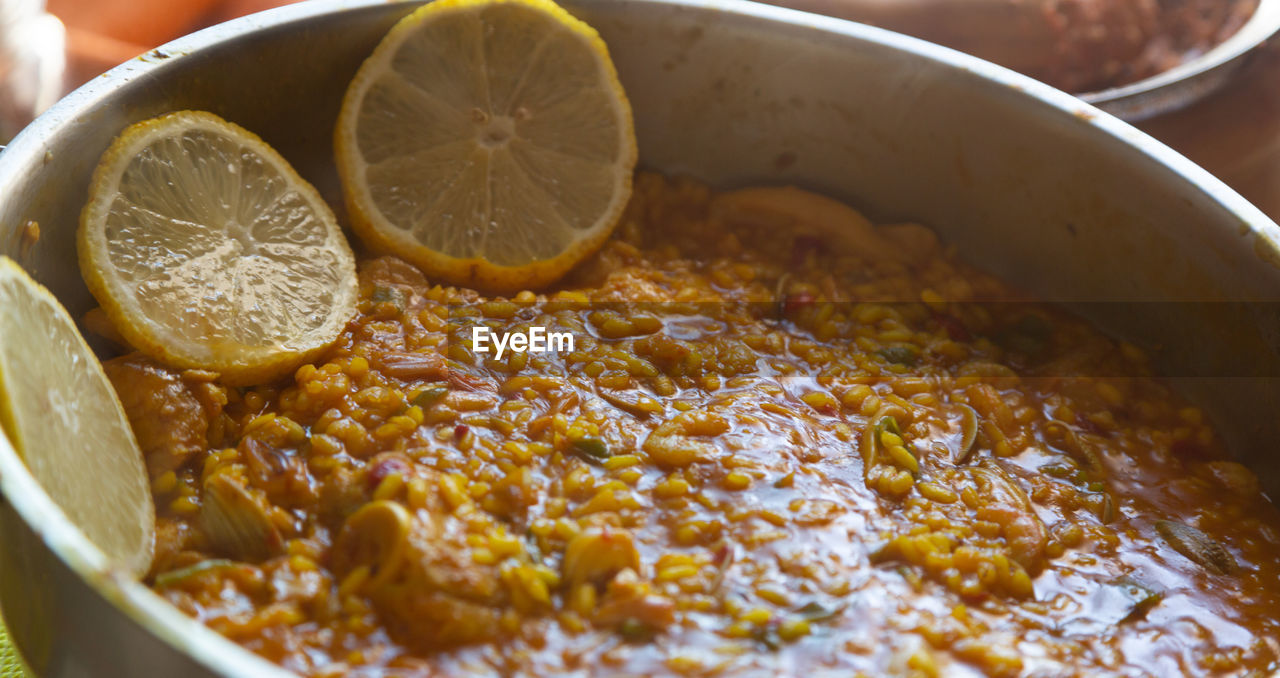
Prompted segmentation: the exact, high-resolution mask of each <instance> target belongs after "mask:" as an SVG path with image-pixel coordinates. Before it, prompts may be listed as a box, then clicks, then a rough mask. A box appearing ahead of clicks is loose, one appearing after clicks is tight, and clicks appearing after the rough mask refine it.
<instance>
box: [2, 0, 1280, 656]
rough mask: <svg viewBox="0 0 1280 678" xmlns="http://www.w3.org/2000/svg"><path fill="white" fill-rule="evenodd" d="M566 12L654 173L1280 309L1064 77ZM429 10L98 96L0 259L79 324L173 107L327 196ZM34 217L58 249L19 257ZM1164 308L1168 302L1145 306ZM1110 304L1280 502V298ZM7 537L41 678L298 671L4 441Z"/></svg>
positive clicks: (132, 72)
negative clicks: (34, 474)
mask: <svg viewBox="0 0 1280 678" xmlns="http://www.w3.org/2000/svg"><path fill="white" fill-rule="evenodd" d="M569 6H570V9H571V10H572V11H573V12H575V13H576V14H578V15H580V16H581V17H583V18H584V19H586V20H587V21H588V22H590V23H591V24H593V25H594V26H596V27H597V28H598V29H599V30H600V32H601V33H602V34H603V35H604V37H605V39H606V40H607V41H608V44H609V46H610V49H611V51H612V53H613V56H614V58H615V60H616V62H617V65H618V69H619V71H620V73H621V77H622V80H623V83H624V84H625V86H626V87H627V91H628V93H629V95H630V98H631V101H632V104H633V106H634V108H635V114H636V125H637V132H638V135H639V139H640V148H641V159H642V163H643V164H644V165H646V166H648V167H652V168H658V169H661V170H664V171H667V172H689V173H693V174H695V175H698V176H700V177H702V178H704V179H707V180H709V181H712V182H713V183H716V184H718V185H721V186H731V185H736V184H744V183H760V182H764V183H795V184H799V185H803V186H806V187H809V188H813V189H817V190H820V191H824V192H827V193H830V194H832V195H835V196H837V197H840V198H842V199H845V200H848V201H850V202H851V203H852V204H854V205H856V206H858V207H859V208H862V209H864V210H866V211H868V212H869V213H870V214H872V215H873V216H875V217H877V218H883V219H918V220H921V221H923V222H924V223H927V224H930V225H932V226H934V227H936V228H937V229H938V230H939V232H940V233H941V234H942V236H943V237H944V238H945V239H946V240H948V241H950V242H953V243H955V244H956V245H957V246H958V247H959V249H960V251H961V253H962V254H963V255H964V256H966V257H968V258H969V259H970V260H971V261H973V262H974V263H976V264H978V265H980V266H983V267H986V268H988V269H989V270H992V271H994V272H996V273H999V274H1001V275H1004V276H1006V277H1007V278H1008V279H1010V280H1013V281H1015V282H1017V283H1019V284H1021V285H1023V286H1024V287H1026V288H1027V289H1030V290H1032V291H1034V292H1036V293H1038V294H1040V295H1041V296H1044V297H1047V298H1050V299H1055V300H1060V301H1080V300H1112V301H1117V300H1119V301H1125V302H1133V301H1139V302H1185V301H1189V300H1199V301H1231V300H1237V301H1240V300H1244V301H1249V302H1259V301H1268V300H1270V301H1275V300H1277V299H1280V268H1278V266H1280V251H1278V250H1277V243H1280V228H1277V226H1276V225H1275V224H1274V223H1272V222H1271V221H1269V220H1268V219H1267V218H1266V217H1264V216H1263V215H1262V213H1260V212H1259V211H1258V210H1257V209H1255V208H1254V207H1252V206H1250V205H1249V204H1248V203H1246V202H1245V201H1244V200H1243V199H1241V198H1240V197H1239V196H1238V195H1236V194H1235V193H1234V192H1232V191H1231V190H1230V189H1228V188H1227V187H1226V186H1224V185H1223V184H1222V183H1221V182H1219V181H1217V180H1216V179H1214V178H1212V177H1210V176H1209V175H1208V174H1207V173H1205V172H1204V171H1203V170H1201V169H1199V168H1197V167H1195V166H1194V165H1192V164H1191V163H1190V162H1188V161H1187V160H1185V159H1183V158H1182V157H1181V156H1178V155H1177V154H1175V153H1174V152H1172V151H1170V150H1169V149H1167V148H1165V147H1164V146H1161V145H1160V144H1158V143H1157V142H1155V141H1153V140H1151V139H1150V138H1148V137H1146V136H1144V135H1143V134H1141V133H1139V132H1137V131H1136V130H1134V129H1133V128H1131V127H1128V126H1127V125H1125V124H1123V123H1121V122H1119V121H1118V120H1116V119H1114V118H1111V117H1109V116H1106V115H1104V114H1101V113H1100V112H1098V111H1097V110H1095V109H1093V108H1091V107H1089V106H1088V105H1087V104H1085V103H1083V102H1081V101H1079V100H1077V99H1075V98H1072V97H1070V96H1068V95H1066V94H1063V93H1061V92H1058V91H1055V90H1053V89H1050V88H1049V87H1047V86H1044V85H1040V84H1038V83H1035V82H1033V81H1031V80H1028V79H1025V78H1023V77H1020V76H1018V75H1015V74H1013V73H1012V72H1009V71H1006V70H1004V69H1001V68H998V67H995V66H992V65H990V64H987V63H985V62H981V61H978V60H976V59H973V58H969V57H966V56H963V55H961V54H959V53H956V52H953V51H950V50H947V49H943V48H939V47H935V46H931V45H928V44H926V43H922V42H918V41H915V40H912V39H909V38H905V37H902V36H899V35H896V34H892V33H887V32H883V31H879V30H876V29H871V28H867V27H864V26H860V25H856V24H851V23H847V22H843V21H839V20H835V19H829V18H823V17H819V16H813V15H807V14H802V13H798V12H793V11H789V10H783V9H778V8H774V7H769V6H764V5H757V4H754V3H747V2H738V1H737V0H612V1H606V0H582V1H578V2H572V3H570V5H569ZM413 7H414V5H413V4H400V3H392V4H388V3H386V2H384V1H383V0H332V1H330V0H316V1H314V2H307V3H302V4H298V5H293V6H289V7H286V8H282V9H279V10H275V11H272V12H268V13H266V14H261V15H256V16H253V17H249V18H246V19H241V20H238V21H235V22H232V23H228V24H224V25H221V26H217V27H214V28H211V29H208V30H205V31H202V32H200V33H197V34H194V35H192V36H189V37H187V38H183V39H182V40H179V41H177V42H175V43H172V44H170V45H167V46H165V47H163V48H161V49H159V50H155V51H153V52H151V53H149V54H147V55H146V56H144V57H142V58H140V59H137V60H135V61H132V62H130V63H127V64H125V65H122V66H120V67H119V68H117V69H115V70H113V71H111V72H110V73H108V74H106V75H104V76H102V77H100V78H98V79H96V80H94V81H92V82H90V83H89V84H88V85H86V86H84V87H83V88H81V89H80V90H78V91H77V92H75V93H73V94H72V95H71V96H69V97H67V98H66V99H65V100H64V101H62V102H61V103H60V104H58V105H57V106H56V107H54V108H53V109H52V110H50V111H49V112H48V113H46V114H45V115H44V116H42V117H41V118H40V119H39V120H37V121H36V122H35V123H34V124H33V125H31V126H30V127H29V128H28V129H27V130H26V131H25V132H23V133H22V134H21V135H20V136H19V137H18V138H17V139H15V140H14V141H13V143H12V144H11V145H10V147H9V148H8V149H7V150H5V151H4V152H3V153H0V252H3V253H6V254H9V255H10V256H13V257H15V258H17V259H18V260H19V261H20V263H22V264H23V265H24V266H25V267H27V269H28V270H30V271H31V272H32V273H34V275H35V276H36V277H37V278H38V279H39V280H41V281H42V282H44V283H45V284H46V285H48V286H49V287H50V288H51V289H53V290H54V292H55V293H57V294H58V295H59V297H60V298H61V299H62V301H63V302H64V303H65V304H66V305H67V306H68V307H69V308H70V309H71V311H72V312H73V313H76V314H79V313H82V312H84V311H85V310H87V309H88V308H89V307H90V305H91V304H92V301H91V299H90V296H89V294H88V292H87V291H86V290H85V287H84V285H83V283H82V282H81V278H80V275H79V272H78V270H77V266H76V257H75V251H74V250H75V248H74V232H75V229H76V223H77V217H78V214H79V211H80V208H81V205H82V204H83V203H84V200H85V195H86V190H87V185H88V181H89V176H90V172H91V170H92V168H93V167H94V165H95V163H96V162H97V159H98V156H99V155H100V154H101V153H102V151H103V150H104V149H105V148H106V147H107V145H108V143H109V142H110V141H111V139H112V137H113V136H114V135H115V134H117V133H118V132H119V131H120V130H121V129H122V128H123V127H125V126H126V125H127V124H129V123H132V122H134V121H137V120H141V119H143V118H147V117H150V116H154V115H156V114H159V113H163V112H166V111H171V110H174V109H182V108H201V109H208V110H211V111H214V112H216V113H218V114H219V115H222V116H224V117H226V118H228V119H230V120H233V121H235V122H237V123H239V124H241V125H243V126H245V127H247V128H248V129H250V130H253V131H255V132H257V133H259V134H260V135H262V137H263V138H265V139H266V140H267V141H268V142H270V143H271V144H273V145H274V146H275V147H276V148H278V149H279V150H280V151H281V152H282V153H283V154H284V155H285V156H286V157H287V158H289V159H290V160H291V161H292V162H293V163H294V164H295V165H296V166H297V167H298V169H299V170H300V171H301V173H302V174H303V175H305V176H306V177H307V178H308V179H310V180H311V181H313V182H314V183H315V184H317V185H318V186H319V187H320V188H321V190H322V191H323V192H325V193H326V194H327V195H328V196H330V197H332V198H334V199H335V200H336V196H337V195H338V193H337V191H336V190H335V189H336V178H335V174H334V171H333V168H332V167H331V160H330V157H331V148H330V138H331V130H332V127H333V123H334V117H335V114H336V111H337V108H338V102H339V100H340V97H341V96H342V93H343V90H344V88H345V86H346V83H347V81H348V79H349V78H350V77H351V75H352V74H353V73H354V72H355V69H356V67H357V66H358V65H359V63H360V61H361V60H362V59H363V58H364V57H365V56H366V55H367V54H368V53H369V52H370V50H371V49H372V48H373V46H374V44H375V43H376V42H377V41H378V39H379V38H380V37H381V36H382V35H383V33H384V32H385V31H386V30H387V29H388V28H389V27H390V26H391V25H392V23H394V22H395V21H396V19H397V18H399V17H400V16H402V15H404V14H405V13H407V12H409V11H411V10H412V9H413ZM338 211H339V212H341V209H339V210H338ZM29 221H36V222H38V223H39V225H40V232H41V234H42V235H41V238H40V240H39V242H38V243H36V244H35V245H34V247H31V248H30V249H29V250H27V249H24V247H23V244H22V232H23V230H24V226H25V225H26V224H27V223H28V222H29ZM1148 306H1151V307H1160V308H1164V309H1166V310H1169V309H1172V311H1170V312H1169V313H1165V314H1164V315H1163V316H1161V315H1160V314H1155V315H1151V314H1144V313H1142V312H1141V311H1140V309H1143V308H1147V307H1148ZM1089 308H1094V309H1095V310H1096V309H1097V308H1098V307H1089ZM1104 308H1116V309H1121V311H1123V312H1112V313H1109V314H1108V313H1107V312H1105V310H1104V311H1099V312H1096V313H1095V314H1096V315H1098V316H1099V317H1100V319H1101V320H1102V321H1103V322H1104V323H1106V325H1107V327H1108V328H1110V329H1112V330H1113V331H1116V332H1117V333H1120V334H1123V335H1125V336H1129V337H1132V338H1134V339H1135V340H1138V341H1140V342H1143V343H1146V344H1148V345H1153V344H1159V345H1160V347H1161V349H1162V351H1161V353H1160V355H1161V356H1162V360H1163V363H1162V364H1163V365H1165V366H1166V367H1170V368H1172V369H1173V370H1174V371H1175V372H1176V373H1179V374H1184V375H1185V374H1194V375H1196V377H1197V378H1194V379H1192V378H1186V379H1181V380H1179V386H1180V387H1182V388H1183V390H1184V391H1185V392H1186V393H1187V394H1188V395H1190V396H1191V397H1193V398H1195V399H1197V400H1198V401H1200V402H1201V403H1202V404H1204V405H1205V406H1206V407H1208V408H1209V410H1210V412H1211V414H1212V415H1213V416H1214V418H1215V419H1216V420H1217V422H1218V423H1219V425H1220V427H1221V430H1222V432H1223V434H1224V436H1225V437H1226V438H1227V441H1228V443H1229V445H1230V446H1231V447H1232V448H1233V449H1235V450H1236V451H1237V453H1238V454H1239V455H1240V456H1241V457H1242V458H1243V459H1244V460H1245V461H1246V462H1248V463H1251V464H1253V466H1254V468H1255V469H1256V470H1257V471H1258V472H1259V473H1260V474H1261V475H1262V477H1263V479H1264V483H1265V485H1266V486H1267V487H1268V488H1270V490H1271V491H1272V492H1273V493H1274V492H1275V491H1276V490H1277V489H1280V469H1278V468H1277V464H1276V461H1275V456H1274V454H1273V453H1272V449H1273V446H1274V441H1276V440H1280V417H1276V416H1275V412H1276V411H1278V410H1277V407H1276V406H1277V404H1278V403H1280V397H1278V396H1280V383H1278V382H1277V380H1276V379H1274V378H1258V377H1256V376H1251V375H1271V376H1275V375H1280V359H1278V358H1277V355H1276V350H1275V347H1276V346H1280V322H1277V321H1276V318H1275V317H1274V314H1270V313H1269V312H1268V310H1269V309H1270V308H1271V307H1270V306H1269V305H1267V304H1262V303H1245V304H1208V305H1205V304H1185V305H1183V304H1181V303H1175V304H1172V305H1169V304H1163V305H1161V304H1146V305H1144V304H1133V303H1126V304H1119V305H1115V306H1109V307H1104ZM1135 309H1139V310H1138V311H1135ZM1193 368H1194V369H1193ZM0 543H2V544H4V548H3V550H0V603H2V604H3V612H4V615H5V618H6V620H7V621H8V623H9V625H10V628H11V630H12V632H13V635H14V637H15V639H16V641H17V643H18V644H19V646H20V648H21V649H22V651H23V653H24V654H25V655H26V657H27V659H28V660H30V663H31V664H32V666H33V667H34V668H35V670H36V671H37V672H39V673H40V675H42V676H45V677H46V678H62V677H75V678H81V677H84V676H193V677H198V676H215V675H217V676H232V675H236V676H249V675H253V676H272V675H282V672H281V671H280V670H278V669H275V668H274V667H271V666H269V665H268V664H266V663H265V662H263V661H261V660H258V659H257V658H256V657H253V656H252V655H250V654H249V653H247V652H245V651H243V650H241V649H239V648H238V647H237V646H235V645H233V644H232V643H230V642H228V641H226V640H223V639H222V638H221V637H219V636H217V635H216V634H214V633H212V632H211V631H208V630H206V629H205V628H204V627H203V626H201V625H199V624H197V623H196V622H194V621H192V620H190V619H187V618H186V617H184V616H182V615H181V614H180V613H178V612H177V611H176V610H174V609H172V608H170V607H169V606H168V605H167V604H165V603H164V602H162V601H161V600H160V599H159V598H158V597H157V596H155V595H153V594H152V593H150V592H149V591H148V590H147V589H145V588H144V587H142V586H141V585H139V584H137V583H135V582H132V581H129V580H127V579H124V578H122V577H120V576H119V575H117V574H116V573H115V572H113V571H112V570H111V569H110V567H108V566H107V565H106V564H105V563H104V562H103V559H102V556H101V554H100V553H98V552H97V551H96V550H95V549H94V548H93V547H92V546H90V545H89V544H88V543H87V542H85V540H84V539H83V538H82V537H80V536H79V534H78V533H77V532H76V531H75V530H73V529H71V528H70V527H69V525H68V524H67V523H66V521H65V520H64V518H63V517H62V516H61V514H60V513H59V512H58V511H57V509H56V508H55V507H54V506H53V505H52V504H51V503H50V501H49V500H48V498H47V497H46V496H45V495H44V493H43V492H42V491H41V490H40V489H39V487H37V486H36V485H35V483H34V482H33V480H32V479H31V477H30V476H29V475H28V474H27V473H26V471H25V468H24V467H23V466H22V464H21V462H20V461H19V460H18V458H17V456H16V455H15V453H14V452H13V450H12V448H11V447H10V446H9V444H8V443H7V442H6V441H4V440H3V439H2V438H0Z"/></svg>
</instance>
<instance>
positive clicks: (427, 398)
mask: <svg viewBox="0 0 1280 678" xmlns="http://www.w3.org/2000/svg"><path fill="white" fill-rule="evenodd" d="M448 393H449V388H448V387H447V386H432V387H430V388H427V389H424V390H423V391H422V392H421V393H419V394H418V395H416V396H414V397H413V404H414V405H417V406H418V407H421V408H422V409H424V410H425V409H427V408H428V407H431V406H432V405H433V404H435V402H436V401H437V400H440V399H441V398H443V397H445V396H446V395H448Z"/></svg>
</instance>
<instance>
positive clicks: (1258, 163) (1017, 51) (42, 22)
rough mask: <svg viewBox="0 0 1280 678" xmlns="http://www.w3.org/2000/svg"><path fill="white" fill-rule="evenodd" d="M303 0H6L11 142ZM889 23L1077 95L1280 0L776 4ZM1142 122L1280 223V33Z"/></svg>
mask: <svg viewBox="0 0 1280 678" xmlns="http://www.w3.org/2000/svg"><path fill="white" fill-rule="evenodd" d="M291 1H296V0H47V4H46V0H0V89H2V90H3V91H2V92H0V143H3V141H4V140H7V139H9V138H11V137H12V136H13V134H15V133H16V132H17V131H18V130H20V129H21V128H22V126H23V125H25V124H26V123H27V122H29V121H30V119H31V117H32V116H33V115H34V114H36V113H37V112H38V111H40V110H43V109H44V108H46V107H48V106H49V105H51V104H52V103H53V102H54V101H56V100H57V99H58V98H60V97H61V96H62V95H63V94H65V93H66V92H69V91H70V90H71V89H74V88H75V87H76V86H78V85H80V84H81V83H83V82H85V81H87V80H89V79H90V78H93V77H95V76H97V75H99V74H100V73H102V72H104V71H106V70H108V69H109V68H111V67H112V66H114V65H116V64H118V63H121V62H123V61H126V60H128V59H131V58H133V57H136V56H138V55H140V54H142V53H144V52H146V51H147V50H149V49H152V48H154V47H157V46H159V45H162V44H164V43H165V42H168V41H169V40H172V39H174V38H176V37H178V36H181V35H184V34H186V33H189V32H191V31H194V30H196V29H199V28H202V27H204V26H208V25H211V24H214V23H219V22H222V21H226V20H229V19H232V18H235V17H238V16H242V15H245V14H251V13H253V12H258V11H262V10H266V9H270V8H272V7H276V6H279V5H284V4H288V3H289V2H291ZM770 1H771V2H773V3H774V4H779V5H784V6H790V7H794V8H797V9H804V10H807V11H812V12H818V13H824V14H830V15H833V16H838V17H841V18H847V19H853V20H857V21H863V22H866V23H871V24H875V25H879V26H882V27H885V28H889V29H892V30H897V31H900V32H904V33H908V34H911V35H915V36H917V37H921V38H924V39H927V40H931V41H934V42H938V43H941V44H944V45H947V46H950V47H953V48H956V49H960V50H962V51H967V52H970V53H973V54H976V55H978V56H981V57H984V58H987V59H990V60H993V61H996V62H998V63H1001V64H1003V65H1006V66H1009V67H1011V68H1014V69H1015V70H1019V71H1022V72H1024V73H1026V74H1028V75H1031V76H1032V77H1036V78H1038V79H1041V80H1044V81H1046V82H1049V83H1050V84H1053V85H1055V86H1057V87H1060V88H1062V89H1065V90H1067V91H1070V92H1074V93H1083V92H1089V91H1098V90H1104V89H1107V88H1109V87H1115V86H1120V85H1124V84H1126V83H1131V82H1134V81H1137V80H1141V79H1142V78H1144V77H1149V76H1151V75H1154V74H1156V73H1159V72H1161V71H1163V70H1165V69H1168V68H1170V67H1173V66H1176V65H1177V64H1178V63H1179V62H1181V61H1186V60H1190V59H1194V58H1196V57H1197V56H1200V55H1203V54H1204V53H1206V52H1208V51H1209V50H1211V49H1212V48H1213V47H1214V45H1216V44H1219V43H1221V42H1222V41H1224V40H1226V39H1227V38H1229V37H1230V36H1231V35H1232V34H1234V33H1235V32H1237V31H1239V30H1240V29H1241V26H1243V25H1244V24H1245V23H1246V22H1247V21H1248V20H1249V18H1250V16H1251V15H1252V14H1254V13H1255V10H1256V13H1258V14H1262V13H1263V12H1264V10H1263V9H1259V6H1260V4H1261V5H1269V9H1270V11H1271V12H1272V13H1273V14H1275V12H1276V10H1277V5H1280V0H770ZM1136 124H1137V125H1138V126H1139V127H1140V128H1142V129H1143V130H1145V131H1147V132H1149V133H1151V134H1153V135H1154V136H1156V137H1157V138H1159V139H1161V140H1162V141H1164V142H1165V143H1167V144H1169V145H1170V146H1172V147H1174V148H1175V149H1177V150H1178V151H1180V152H1182V153H1183V154H1185V155H1187V156H1188V157H1190V158H1191V159H1192V160H1194V161H1196V162H1197V163H1199V164H1200V165H1202V166H1204V167H1205V168H1206V169H1208V170H1210V171H1211V172H1213V173H1215V174H1216V175H1217V176H1219V177H1220V178H1221V179H1223V180H1224V181H1226V182H1227V183H1228V184H1230V185H1231V186H1233V187H1234V188H1236V189H1237V190H1238V191H1240V192H1241V193H1242V194H1243V195H1244V196H1245V197H1246V198H1248V199H1249V200H1251V201H1252V202H1254V204H1256V205H1258V206H1259V207H1261V208H1262V209H1263V210H1264V211H1266V212H1267V213H1268V214H1269V215H1270V216H1271V217H1272V218H1273V219H1277V220H1280V39H1277V38H1275V37H1273V38H1271V39H1270V41H1269V42H1268V43H1267V44H1264V45H1263V46H1262V47H1261V48H1259V49H1254V50H1252V51H1251V52H1250V53H1249V55H1248V56H1247V58H1246V59H1245V60H1244V64H1243V66H1242V67H1241V68H1239V69H1237V70H1235V71H1233V72H1232V73H1231V75H1230V76H1229V77H1228V78H1227V79H1226V81H1225V84H1224V85H1222V86H1221V87H1220V88H1217V89H1214V90H1213V91H1212V92H1211V93H1209V94H1208V95H1206V96H1205V97H1204V98H1203V99H1201V100H1199V101H1198V102H1195V103H1192V104H1190V105H1187V106H1183V107H1181V108H1180V109H1179V110H1175V111H1172V112H1169V113H1165V114H1161V115H1156V116H1155V117H1149V118H1147V119H1144V120H1140V121H1137V122H1136Z"/></svg>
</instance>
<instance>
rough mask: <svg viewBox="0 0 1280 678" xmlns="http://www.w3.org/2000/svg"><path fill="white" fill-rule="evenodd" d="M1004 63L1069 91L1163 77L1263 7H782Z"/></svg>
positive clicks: (934, 0) (855, 3) (931, 1)
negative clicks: (877, 28) (897, 33)
mask: <svg viewBox="0 0 1280 678" xmlns="http://www.w3.org/2000/svg"><path fill="white" fill-rule="evenodd" d="M776 4H780V5H786V6H790V7H797V8H801V9H807V10H810V11H817V12H822V13H825V14H832V15H835V16H840V17H844V18H848V19H853V20H855V21H865V22H867V23H871V24H874V25H877V26H881V27H883V28H888V29H891V30H895V31H900V32H903V33H906V34H908V35H913V36H916V37H919V38H924V39H926V40H929V41H932V42H937V43H939V44H942V45H946V46H948V47H953V48H955V49H958V50H961V51H964V52H968V53H970V54H973V55H975V56H979V57H982V58H984V59H988V60H990V61H994V62H996V63H998V64H1001V65H1004V66H1008V67H1010V68H1013V69H1014V70H1017V71H1020V72H1022V73H1025V74H1027V75H1030V76H1031V77H1033V78H1036V79H1037V80H1043V81H1044V82H1047V83H1049V84H1051V85H1053V86H1055V87H1058V88H1060V89H1063V90H1066V91H1068V92H1076V93H1084V92H1098V91H1102V90H1106V89H1110V88H1113V87H1120V86H1122V85H1127V84H1130V83H1134V82H1137V81H1139V80H1143V79H1145V78H1149V77H1151V76H1153V75H1157V74H1159V73H1162V72H1164V71H1166V70H1169V69H1170V68H1173V67H1175V66H1177V65H1179V64H1181V63H1183V62H1185V61H1188V60H1190V59H1194V58H1196V57H1198V56H1200V55H1201V54H1204V53H1205V52H1207V51H1209V50H1210V49H1212V48H1213V47H1215V46H1217V45H1218V44H1220V43H1222V42H1223V41H1225V40H1226V39H1227V38H1230V37H1231V36H1232V35H1234V34H1235V33H1236V32H1237V31H1239V30H1240V28H1241V27H1242V26H1244V24H1245V23H1246V22H1247V21H1248V20H1249V18H1250V16H1252V15H1253V13H1254V11H1255V10H1257V8H1258V4H1259V0H1023V1H1018V0H987V1H975V0H776Z"/></svg>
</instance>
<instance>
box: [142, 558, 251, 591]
mask: <svg viewBox="0 0 1280 678" xmlns="http://www.w3.org/2000/svg"><path fill="white" fill-rule="evenodd" d="M235 566H236V563H235V561H231V560H226V559H225V558H211V559H209V560H202V561H200V562H198V563H196V564H194V565H188V566H186V567H180V568H178V569H176V570H170V571H169V572H165V573H164V574H160V575H156V587H157V588H166V587H169V586H173V585H174V584H179V583H181V582H184V581H186V580H188V579H190V578H192V577H194V576H196V575H198V574H202V573H204V572H213V571H214V570H222V569H226V568H229V567H235Z"/></svg>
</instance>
